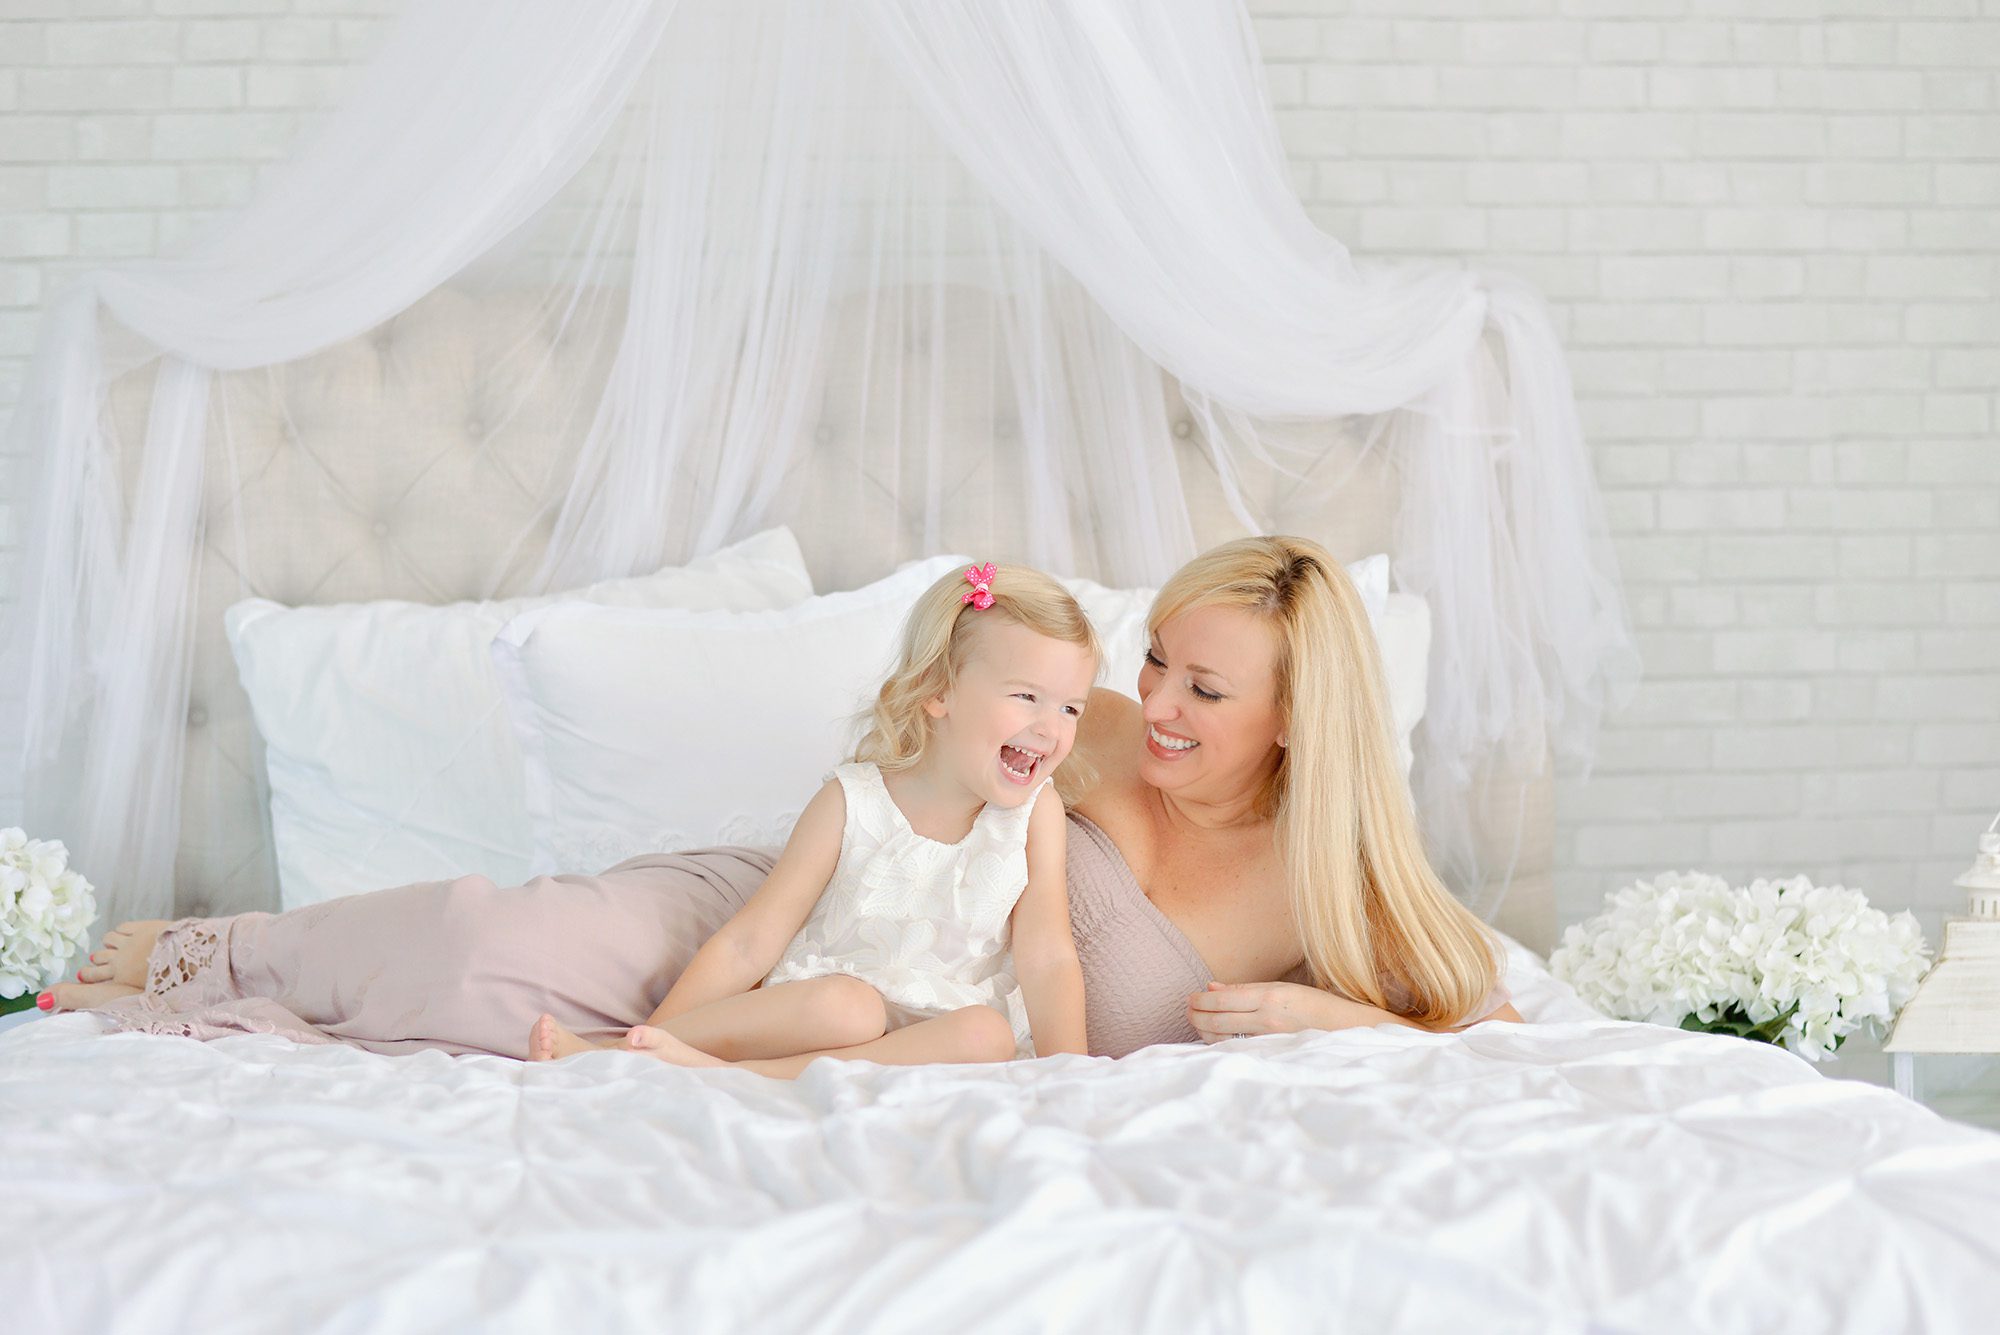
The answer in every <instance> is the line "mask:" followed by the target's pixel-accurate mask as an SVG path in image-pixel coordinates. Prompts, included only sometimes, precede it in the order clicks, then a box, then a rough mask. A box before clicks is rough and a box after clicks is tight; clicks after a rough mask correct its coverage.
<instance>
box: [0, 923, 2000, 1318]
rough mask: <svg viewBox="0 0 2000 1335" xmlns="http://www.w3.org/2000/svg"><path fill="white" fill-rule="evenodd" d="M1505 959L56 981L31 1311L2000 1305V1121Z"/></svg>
mask: <svg viewBox="0 0 2000 1335" xmlns="http://www.w3.org/2000/svg"><path fill="white" fill-rule="evenodd" d="M1509 984H1510V986H1511V987H1512V989H1513V991H1514V993H1515V996H1516V999H1517V1004H1519V1005H1520V1007H1521V1009H1522V1012H1523V1013H1524V1014H1525V1015H1527V1016H1528V1017H1529V1018H1531V1019H1533V1020H1535V1021H1537V1023H1534V1024H1530V1025H1525V1026H1521V1025H1509V1024H1503V1023H1487V1024H1482V1025H1479V1026H1476V1027H1474V1028H1473V1029H1471V1030H1469V1031H1467V1032H1465V1033H1462V1034H1456V1035H1432V1034H1424V1033H1419V1032H1416V1031H1413V1030H1409V1029H1405V1028H1401V1027H1398V1026H1384V1027H1382V1028H1379V1029H1373V1030H1350V1031H1346V1032H1342V1033H1336V1034H1304V1035H1274V1036H1267V1037H1262V1038H1251V1039H1241V1040H1233V1041H1231V1042H1228V1043H1224V1044H1220V1045H1217V1046H1215V1047H1213V1048H1204V1047H1199V1046H1190V1047H1173V1048H1154V1049H1149V1050H1146V1051H1142V1052H1140V1053H1137V1054H1134V1055H1133V1056H1131V1057H1128V1058H1126V1059H1124V1060H1122V1061H1116V1062H1113V1061H1110V1060H1107V1059H1096V1058H1085V1057H1061V1058H1052V1059H1047V1060H1043V1061H1037V1062H1024V1063H1014V1064H1009V1065H1003V1066H985V1067H930V1068H904V1069H894V1068H884V1067H875V1066H870V1065H867V1064H863V1063H833V1062H823V1063H819V1064H818V1065H816V1066H814V1067H813V1068H811V1069H809V1070H808V1071H807V1072H806V1073H805V1074H804V1075H803V1076H802V1077H801V1078H800V1079H799V1080H797V1081H796V1082H794V1083H791V1084H783V1083H779V1082H774V1081H767V1080H764V1079H762V1078H760V1077H757V1076H753V1075H750V1074H747V1073H744V1072H738V1071H703V1072H693V1071H681V1070H676V1069H670V1068H667V1067H664V1066H660V1065H657V1064H655V1063H652V1062H650V1061H648V1060H646V1059H645V1058H642V1057H636V1056H631V1055H627V1054H622V1053H600V1054H591V1055H587V1056H584V1057H580V1058H576V1059H573V1060H571V1061H568V1062H563V1063H557V1064H550V1065H541V1066H528V1065H522V1064H518V1063H514V1062H510V1061H506V1060H502V1059H499V1058H490V1057H465V1058H450V1057H446V1056H443V1055H441V1054H437V1053H426V1054H421V1055H418V1056H412V1057H402V1058H389V1057H380V1056H375V1055H372V1054H368V1053H364V1052H359V1051H354V1050H350V1049H345V1048H337V1047H312V1048H307V1047H300V1046H296V1045H293V1044H291V1043H289V1042H287V1041H285V1040H283V1039H279V1038H275V1037H269V1036H254V1037H250V1036H246V1037H241V1038H231V1039H225V1040H221V1041H218V1042H213V1043H207V1044H202V1043H195V1042H191V1041H188V1040H184V1039H174V1038H160V1037H152V1036H146V1035H136V1034H117V1035H106V1034H103V1033H101V1032H100V1025H99V1023H98V1022H97V1021H96V1020H94V1019H93V1018H92V1017H90V1016H87V1015H75V1016H59V1017H54V1018H52V1019H48V1020H43V1021H39V1022H37V1023H34V1024H30V1025H27V1026H24V1027H22V1028H20V1029H19V1030H16V1031H14V1032H10V1033H7V1034H4V1035H0V1199H4V1200H5V1202H6V1205H7V1210H6V1214H7V1217H8V1219H9V1220H10V1221H11V1222H12V1223H13V1224H14V1227H13V1228H12V1229H11V1230H10V1243H9V1245H8V1246H7V1247H6V1248H5V1249H4V1252H0V1294H4V1295H5V1302H6V1306H7V1308H8V1311H7V1318H6V1320H5V1321H4V1322H0V1324H5V1325H7V1326H8V1327H9V1328H11V1329H19V1330H24V1331H28V1330H31V1331H37V1332H56V1331H68V1330H75V1331H164V1330H201V1331H206V1332H228V1331H246V1332H247V1331H300V1330H338V1331H436V1330H472V1329H477V1330H499V1331H512V1330H521V1331H529V1330H533V1331H546V1330H548V1329H551V1328H560V1329H569V1328H580V1329H590V1330H616V1329H634V1330H656V1329H677V1330H748V1329H755V1330H759V1331H776V1330H824V1331H847V1330H859V1329H870V1330H912V1331H914V1330H931V1331H935V1330H968V1331H988V1330H990V1331H1012V1330H1035V1331H1068V1330H1075V1331H1091V1332H1097V1331H1102V1330H1106V1329H1111V1330H1155V1329H1157V1330H1172V1331H1176V1332H1180V1331H1197V1330H1246V1331H1265V1330H1277V1329H1286V1328H1290V1329H1354V1330H1367V1331H1395V1330H1413V1331H1416V1330H1423V1331H1431V1330H1441V1329H1479V1330H1482V1331H1517V1330H1518V1331H1538V1332H1540V1331H1579V1332H1581V1331H1597V1332H1606V1331H1655V1330H1657V1331H1676V1332H1679V1331H1684V1330H1688V1329H1701V1330H1706V1331H1754V1332H1757V1333H1758V1335H1770V1333H1771V1332H1782V1331H1801V1332H1805V1331H1811V1332H1827V1331H1841V1330H1852V1331H1867V1332H1879V1331H1889V1330H1918V1329H1922V1330H1931V1331H1950V1330H1973V1329H1980V1328H1985V1327H1986V1323H1987V1322H1988V1321H1989V1320H1990V1318H1991V1314H1992V1311H1993V1309H1994V1306H1995V1303H1996V1301H2000V1248H1996V1243H1995V1233H1994V1225H1995V1223H1996V1221H2000V1136H1996V1135H1993V1134H1991V1133H1988V1132H1983V1131H1978V1130H1975V1129H1972V1128H1969V1127H1965V1126H1961V1125H1959V1124H1956V1123H1952V1122H1948V1121H1945V1120H1943V1119H1941V1118H1939V1117H1937V1116H1935V1115H1934V1114H1932V1113H1930V1112H1928V1111H1927V1110H1925V1109H1924V1108H1922V1107H1920V1106H1917V1105H1915V1104H1912V1103H1909V1102H1906V1101H1904V1100H1902V1099H1900V1098H1899V1097H1897V1096H1896V1095H1895V1094H1894V1093H1893V1092H1891V1091H1889V1090H1886V1089H1882V1088H1879V1087H1876V1086H1872V1085H1865V1084H1860V1083H1856V1082H1849V1081H1837V1080H1829V1079H1826V1078H1825V1077H1823V1076H1821V1075H1820V1074H1819V1073H1818V1072H1816V1071H1815V1070H1813V1069H1812V1068H1811V1067H1810V1066H1809V1065H1808V1064H1806V1063H1805V1062H1802V1061H1800V1060H1799V1059H1798V1058H1795V1057H1793V1056H1791V1055H1790V1054H1788V1053H1785V1052H1783V1051H1780V1050H1777V1049H1774V1048H1769V1047H1764V1046H1761V1045H1754V1044H1749V1043H1745V1042H1742V1041H1739V1040H1736V1039H1731V1038H1723V1037H1716V1036H1710V1035H1698V1034H1688V1033H1682V1032H1679V1031H1676V1030H1672V1029H1666V1028H1660V1027H1655V1026H1648V1025H1640V1024H1625V1023H1619V1022H1615V1021H1608V1020H1602V1019H1597V1018H1593V1017H1592V1016H1591V1014H1590V1012H1589V1011H1588V1010H1587V1009H1585V1008H1584V1007H1583V1006H1582V1005H1581V1004H1580V1003H1579V1002H1577V1000H1576V998H1575V997H1574V995H1573V994H1571V993H1569V992H1568V989H1566V988H1565V987H1563V986H1562V985H1561V984H1560V983H1557V982H1556V981H1555V980H1554V979H1552V978H1550V977H1549V976H1548V974H1547V973H1546V971H1545V970H1543V969H1542V968H1541V967H1540V964H1539V962H1538V961H1536V960H1535V959H1534V957H1533V956H1531V955H1529V954H1528V953H1527V952H1526V951H1524V950H1520V949H1518V948H1516V949H1515V951H1514V957H1513V959H1512V961H1511V962H1510V970H1509ZM17 1323H18V1324H17Z"/></svg>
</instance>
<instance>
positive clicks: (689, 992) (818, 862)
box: [646, 779, 847, 1025]
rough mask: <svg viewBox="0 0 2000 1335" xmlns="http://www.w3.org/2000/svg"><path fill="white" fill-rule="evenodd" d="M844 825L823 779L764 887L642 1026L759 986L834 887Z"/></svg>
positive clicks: (843, 806)
mask: <svg viewBox="0 0 2000 1335" xmlns="http://www.w3.org/2000/svg"><path fill="white" fill-rule="evenodd" d="M846 824H847V798H846V797H845V795H843V794H842V792H841V791H840V782H839V781H838V780H836V779H829V780H828V781H827V783H826V786H825V787H823V788H821V789H820V790H819V791H818V792H817V793H815V794H813V799H812V801H810V802H808V803H806V809H805V810H804V811H803V812H801V813H800V814H799V823H798V824H797V825H794V826H793V827H792V837H791V838H790V839H788V840H787V841H786V842H785V851H784V852H782V853H780V854H779V855H778V861H777V865H775V866H774V867H772V868H771V874H770V875H769V876H767V877H765V878H764V884H762V885H761V886H759V887H757V893H756V894H754V895H752V896H750V898H749V900H748V902H746V903H745V904H744V905H743V907H742V908H740V909H738V910H736V915H735V916H734V917H732V918H731V919H730V920H729V921H728V922H726V923H724V924H723V925H722V927H721V928H720V930H718V931H717V932H716V934H715V935H714V936H711V937H710V938H708V940H707V941H706V942H704V943H703V944H702V947H701V949H700V950H698V951H696V952H695V956H694V958H693V959H692V960H690V961H689V962H688V966H687V968H686V969H685V970H684V971H683V972H682V973H681V976H680V978H679V979H678V980H677V981H676V982H675V983H674V985H673V987H672V988H670V989H669V990H668V992H667V997H666V1000H665V1001H662V1002H661V1003H660V1004H659V1006H658V1007H657V1008H656V1009H655V1010H654V1011H653V1013H652V1015H651V1016H650V1017H648V1019H647V1020H646V1023H647V1024H651V1025H658V1024H662V1023H664V1022H665V1021H668V1020H671V1019H673V1018H674V1017H675V1016H676V1015H681V1014H684V1013H685V1012H687V1011H691V1010H693V1009H694V1008H695V1007H697V1006H705V1005H707V1004H708V1003H709V1002H711V1001H720V1000H721V999H722V998H724V997H733V996H737V995H740V994H741V993H744V992H748V991H750V990H751V989H752V988H754V987H756V986H757V984H759V983H761V982H763V981H764V978H765V976H766V975H767V974H769V973H770V972H771V970H772V969H774V968H776V967H777V965H778V961H779V959H781V958H782V957H783V956H784V953H785V947H786V946H788V945H790V944H791V943H792V938H793V937H795V936H797V935H798V933H799V928H800V927H802V926H804V925H805V921H806V917H807V915H808V914H810V913H811V912H812V910H813V905H815V904H817V903H819V897H820V895H821V893H822V892H823V891H825V889H826V883H827V882H828V881H830V880H832V879H833V869H834V867H835V866H837V865H838V864H839V862H840V836H841V831H842V829H843V828H844V827H845V826H846Z"/></svg>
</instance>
